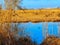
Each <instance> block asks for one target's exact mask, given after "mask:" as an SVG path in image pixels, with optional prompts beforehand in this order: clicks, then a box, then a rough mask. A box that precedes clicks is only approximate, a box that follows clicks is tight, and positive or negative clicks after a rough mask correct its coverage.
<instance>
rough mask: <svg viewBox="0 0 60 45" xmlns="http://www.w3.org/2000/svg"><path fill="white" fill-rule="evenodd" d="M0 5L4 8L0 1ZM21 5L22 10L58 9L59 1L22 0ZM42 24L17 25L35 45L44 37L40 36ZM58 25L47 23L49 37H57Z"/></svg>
mask: <svg viewBox="0 0 60 45" xmlns="http://www.w3.org/2000/svg"><path fill="white" fill-rule="evenodd" d="M0 4H2V7H3V8H4V0H0ZM19 5H21V6H22V7H23V8H28V9H40V8H56V7H60V0H23V1H22V2H21V4H19ZM42 24H43V23H31V22H29V23H21V24H20V25H19V28H20V27H22V26H24V27H25V29H24V30H26V33H28V32H29V33H30V34H29V35H30V37H31V38H32V40H36V41H37V43H41V42H42V41H43V39H44V36H43V34H42V29H43V25H42ZM57 24H58V23H52V22H49V23H48V30H49V31H48V33H49V35H55V36H58V33H57V32H58V31H57V30H58V25H57ZM44 31H45V30H44Z"/></svg>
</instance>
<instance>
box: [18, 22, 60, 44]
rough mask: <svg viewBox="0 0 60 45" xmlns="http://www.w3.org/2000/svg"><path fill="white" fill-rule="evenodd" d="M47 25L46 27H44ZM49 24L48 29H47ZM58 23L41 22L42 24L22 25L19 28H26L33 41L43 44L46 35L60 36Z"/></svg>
mask: <svg viewBox="0 0 60 45" xmlns="http://www.w3.org/2000/svg"><path fill="white" fill-rule="evenodd" d="M43 24H45V25H43ZM46 24H47V28H46ZM58 24H60V23H58V22H47V23H46V22H40V23H31V22H29V23H21V24H20V25H19V26H18V28H21V27H25V29H24V30H25V32H26V33H27V34H28V35H29V36H30V37H31V39H32V40H33V41H36V42H37V43H41V42H42V41H43V40H44V39H45V37H46V33H47V34H48V35H54V36H59V35H58V32H59V31H58V29H59V28H58Z"/></svg>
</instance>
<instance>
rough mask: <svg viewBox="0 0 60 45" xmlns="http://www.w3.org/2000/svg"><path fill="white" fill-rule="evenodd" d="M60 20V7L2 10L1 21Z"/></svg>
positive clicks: (0, 12)
mask: <svg viewBox="0 0 60 45" xmlns="http://www.w3.org/2000/svg"><path fill="white" fill-rule="evenodd" d="M51 21H52V22H58V21H60V9H59V8H54V9H38V10H1V11H0V23H5V22H14V23H15V22H23V23H24V22H51Z"/></svg>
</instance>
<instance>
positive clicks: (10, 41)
mask: <svg viewBox="0 0 60 45" xmlns="http://www.w3.org/2000/svg"><path fill="white" fill-rule="evenodd" d="M14 30H16V31H13V29H12V30H11V24H8V23H4V24H2V23H0V45H37V44H36V43H35V42H33V41H32V40H31V39H30V37H27V36H26V37H23V36H22V37H20V38H19V39H18V40H16V38H15V37H14V36H15V35H17V33H18V29H17V26H16V25H15V29H14ZM22 34H23V33H22ZM23 35H24V34H23ZM17 38H18V37H17Z"/></svg>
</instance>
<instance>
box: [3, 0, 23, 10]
mask: <svg viewBox="0 0 60 45" xmlns="http://www.w3.org/2000/svg"><path fill="white" fill-rule="evenodd" d="M4 1H5V5H6V9H16V7H17V5H18V4H19V3H21V1H22V0H4Z"/></svg>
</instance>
